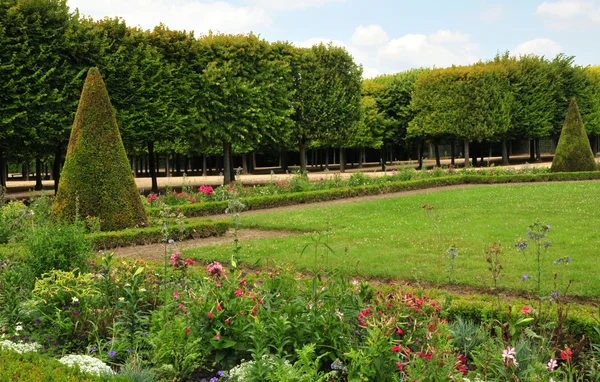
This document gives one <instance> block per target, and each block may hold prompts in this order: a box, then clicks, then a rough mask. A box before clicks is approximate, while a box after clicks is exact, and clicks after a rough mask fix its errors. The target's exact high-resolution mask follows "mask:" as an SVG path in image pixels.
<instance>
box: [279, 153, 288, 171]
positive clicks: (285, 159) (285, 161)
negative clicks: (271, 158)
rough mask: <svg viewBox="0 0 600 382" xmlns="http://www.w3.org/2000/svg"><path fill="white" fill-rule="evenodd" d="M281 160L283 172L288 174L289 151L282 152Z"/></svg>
mask: <svg viewBox="0 0 600 382" xmlns="http://www.w3.org/2000/svg"><path fill="white" fill-rule="evenodd" d="M279 159H280V160H281V170H282V171H283V172H287V170H288V153H287V151H282V152H281V153H280V154H279Z"/></svg>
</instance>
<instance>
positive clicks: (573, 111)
mask: <svg viewBox="0 0 600 382" xmlns="http://www.w3.org/2000/svg"><path fill="white" fill-rule="evenodd" d="M552 171H553V172H575V171H598V165H597V164H596V161H595V160H594V154H593V153H592V149H591V148H590V144H589V141H588V138H587V135H586V133H585V128H584V127H583V121H582V120H581V115H580V114H579V109H578V108H577V102H576V101H575V98H573V99H572V100H571V103H570V104H569V110H568V112H567V117H566V119H565V124H564V126H563V129H562V133H561V134H560V140H559V141H558V147H557V148H556V154H555V155H554V160H553V161H552Z"/></svg>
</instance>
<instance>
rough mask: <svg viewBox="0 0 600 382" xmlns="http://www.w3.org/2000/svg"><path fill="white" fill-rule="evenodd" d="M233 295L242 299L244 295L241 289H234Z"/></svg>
mask: <svg viewBox="0 0 600 382" xmlns="http://www.w3.org/2000/svg"><path fill="white" fill-rule="evenodd" d="M233 294H235V295H236V296H237V297H242V296H243V295H244V292H242V290H241V289H236V290H235V292H233Z"/></svg>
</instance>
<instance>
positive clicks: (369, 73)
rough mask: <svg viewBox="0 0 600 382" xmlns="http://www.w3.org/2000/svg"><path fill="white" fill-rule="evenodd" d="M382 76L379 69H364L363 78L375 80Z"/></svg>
mask: <svg viewBox="0 0 600 382" xmlns="http://www.w3.org/2000/svg"><path fill="white" fill-rule="evenodd" d="M379 75H381V72H380V71H379V70H378V69H377V68H363V78H365V79H366V78H373V77H377V76H379Z"/></svg>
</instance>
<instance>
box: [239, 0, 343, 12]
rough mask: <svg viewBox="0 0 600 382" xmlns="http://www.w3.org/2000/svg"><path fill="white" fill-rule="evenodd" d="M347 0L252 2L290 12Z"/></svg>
mask: <svg viewBox="0 0 600 382" xmlns="http://www.w3.org/2000/svg"><path fill="white" fill-rule="evenodd" d="M345 1H346V0H250V3H251V4H255V5H257V6H259V7H264V8H269V9H277V10H282V11H290V10H297V9H304V8H311V7H321V6H323V5H325V4H327V3H344V2H345Z"/></svg>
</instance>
